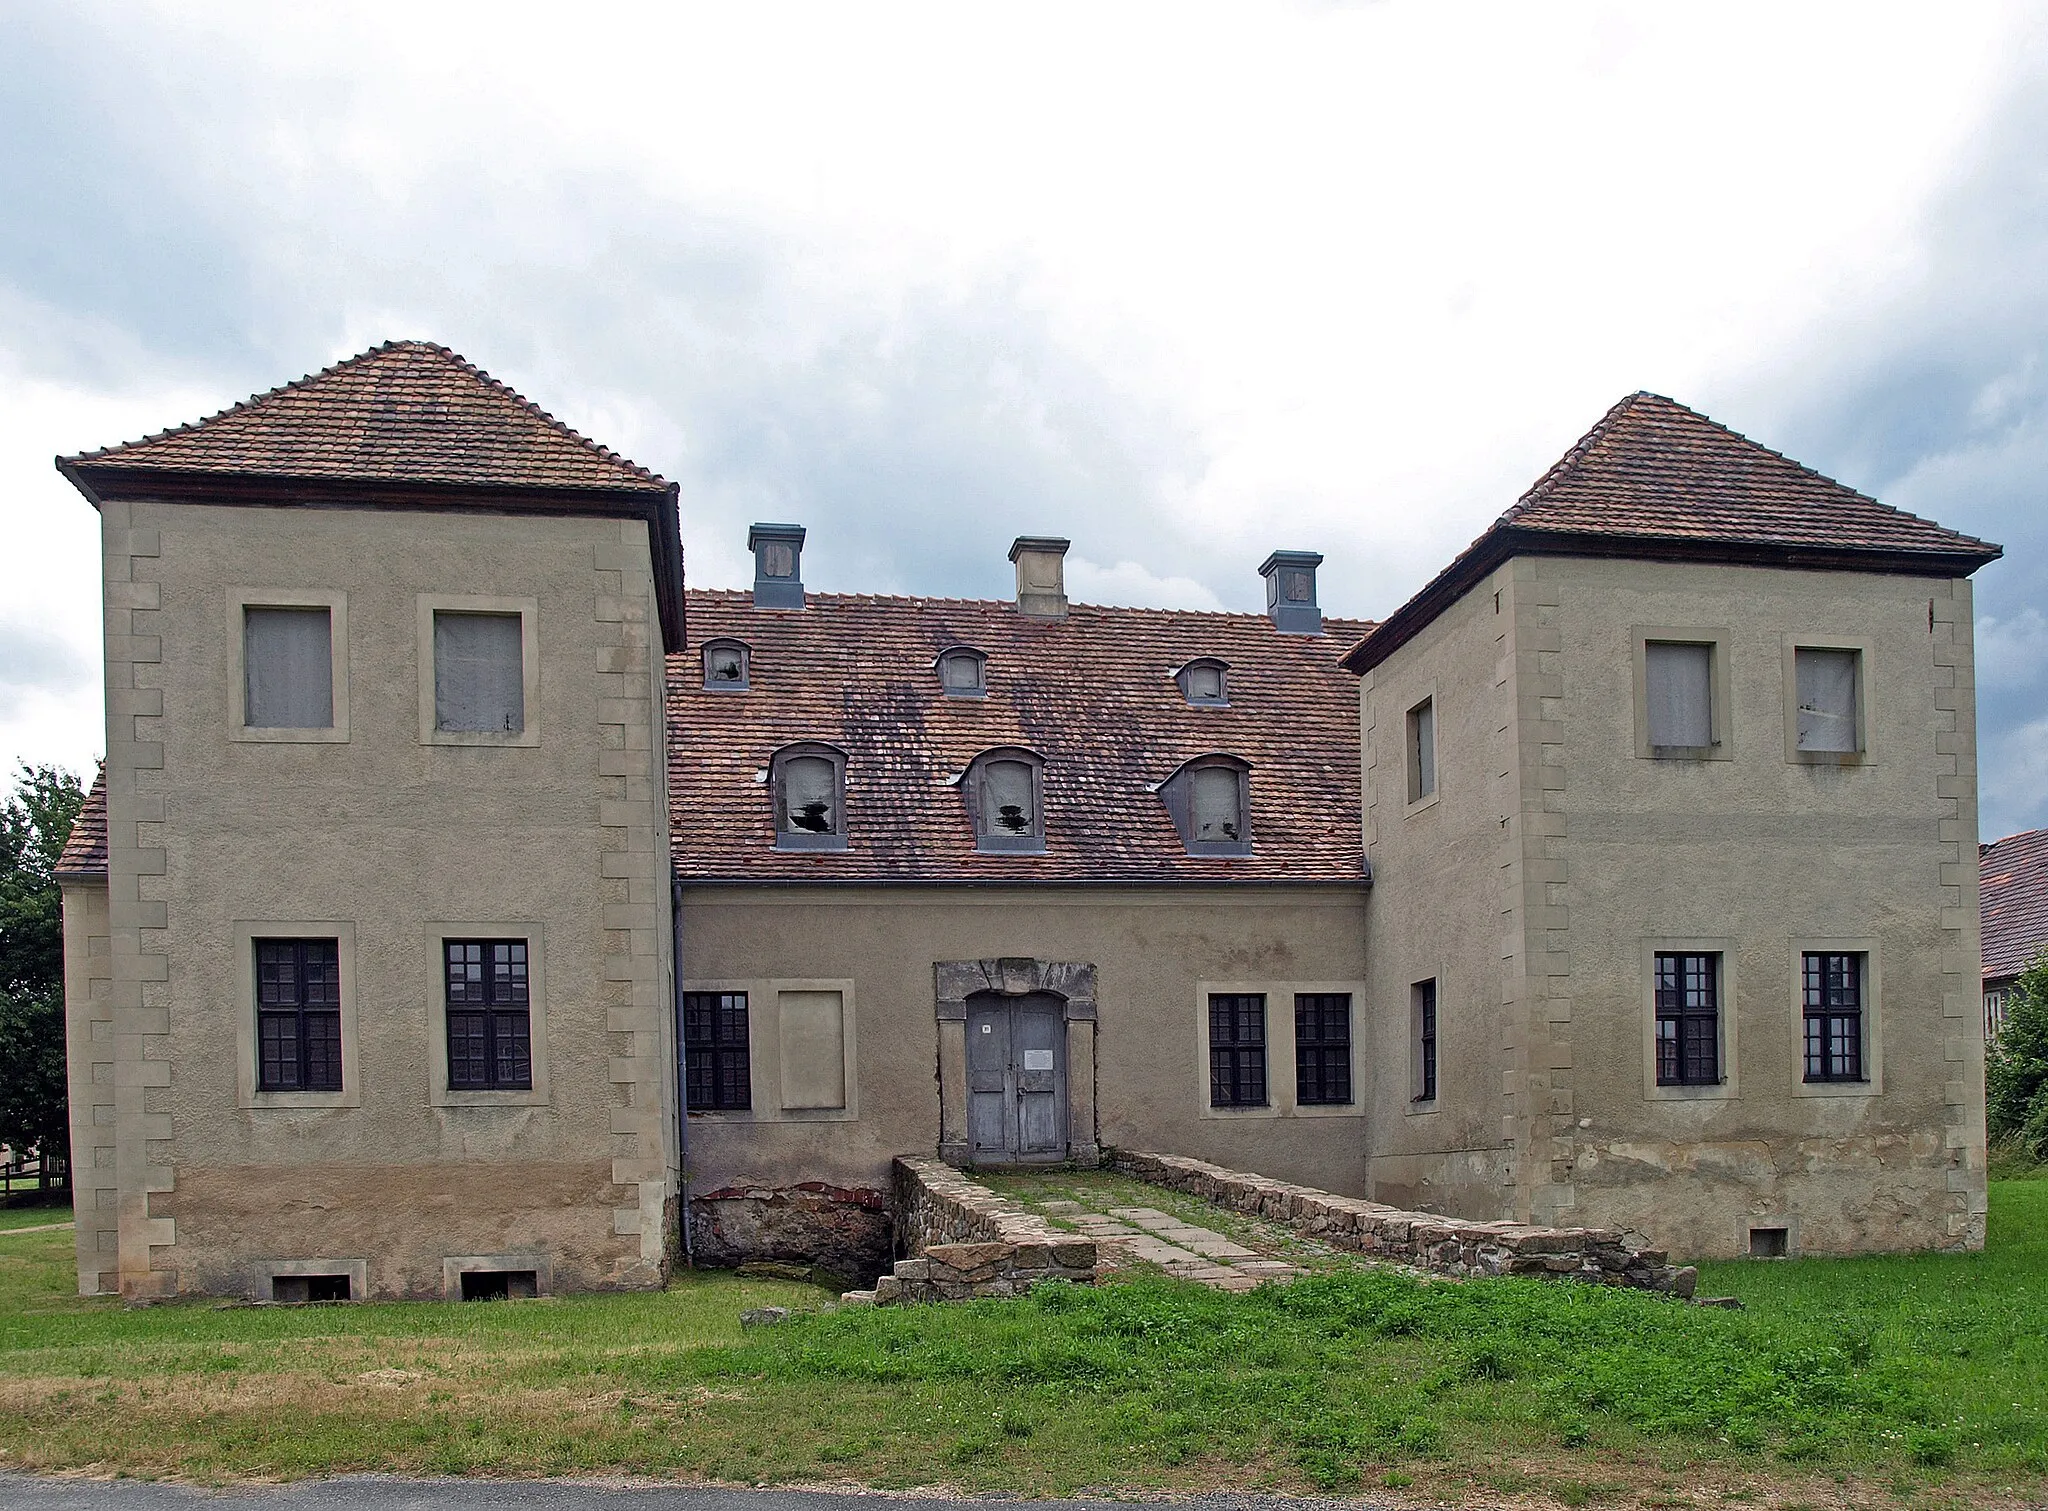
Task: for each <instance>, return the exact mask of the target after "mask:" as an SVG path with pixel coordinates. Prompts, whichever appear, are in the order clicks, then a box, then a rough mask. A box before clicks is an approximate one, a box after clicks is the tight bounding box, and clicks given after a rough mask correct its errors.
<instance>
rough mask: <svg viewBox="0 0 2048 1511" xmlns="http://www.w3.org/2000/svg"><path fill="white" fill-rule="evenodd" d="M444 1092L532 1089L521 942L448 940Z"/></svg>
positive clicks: (530, 1032)
mask: <svg viewBox="0 0 2048 1511" xmlns="http://www.w3.org/2000/svg"><path fill="white" fill-rule="evenodd" d="M442 948H443V963H444V964H445V966H446V967H447V982H448V1089H449V1090H451V1091H530V1090H532V1089H533V1028H532V1019H531V1016H530V1012H531V1005H530V1003H529V1001H528V997H527V975H526V967H527V959H526V941H525V940H524V939H450V940H447V941H446V942H445V943H444V944H443V946H442Z"/></svg>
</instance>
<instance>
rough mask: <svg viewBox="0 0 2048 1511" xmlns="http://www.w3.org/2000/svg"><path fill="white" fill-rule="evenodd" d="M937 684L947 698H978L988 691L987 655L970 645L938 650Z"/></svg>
mask: <svg viewBox="0 0 2048 1511" xmlns="http://www.w3.org/2000/svg"><path fill="white" fill-rule="evenodd" d="M938 669H939V686H940V687H942V688H944V689H945V692H946V696H947V697H949V698H979V697H982V696H984V695H985V694H986V693H987V692H988V657H987V656H985V655H983V654H982V653H981V652H980V651H978V650H975V649H974V648H973V647H972V646H967V645H956V646H952V647H950V648H949V649H947V650H943V651H940V652H939V659H938Z"/></svg>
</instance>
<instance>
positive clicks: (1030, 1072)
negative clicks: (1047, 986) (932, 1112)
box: [967, 992, 1067, 1165]
mask: <svg viewBox="0 0 2048 1511" xmlns="http://www.w3.org/2000/svg"><path fill="white" fill-rule="evenodd" d="M1066 1129H1067V1024H1066V1017H1065V1004H1063V1003H1062V1002H1061V1001H1060V999H1059V998H1057V997H1055V996H1052V995H1050V994H1049V993H1044V992H1038V993H1034V994H1032V995H1030V996H1026V997H1001V996H996V995H994V994H993V993H989V994H984V995H981V996H976V997H970V998H968V999H967V1141H968V1150H969V1157H970V1158H971V1159H972V1160H973V1162H974V1163H975V1164H977V1165H1017V1164H1030V1163H1033V1162H1038V1161H1051V1160H1062V1159H1065V1158H1066V1157H1067V1136H1066Z"/></svg>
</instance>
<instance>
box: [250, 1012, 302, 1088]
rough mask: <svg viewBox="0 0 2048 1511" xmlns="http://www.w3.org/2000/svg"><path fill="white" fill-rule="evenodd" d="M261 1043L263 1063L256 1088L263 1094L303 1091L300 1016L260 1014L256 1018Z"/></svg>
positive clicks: (261, 1062)
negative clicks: (300, 1081) (300, 1055)
mask: <svg viewBox="0 0 2048 1511" xmlns="http://www.w3.org/2000/svg"><path fill="white" fill-rule="evenodd" d="M256 1029H257V1037H258V1039H259V1041H260V1051H259V1055H260V1064H259V1067H258V1070H257V1079H256V1086H257V1089H258V1090H259V1091H297V1090H298V1089H299V1017H298V1014H297V1013H259V1014H257V1017H256Z"/></svg>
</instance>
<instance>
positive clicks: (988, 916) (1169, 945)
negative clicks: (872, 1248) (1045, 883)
mask: <svg viewBox="0 0 2048 1511" xmlns="http://www.w3.org/2000/svg"><path fill="white" fill-rule="evenodd" d="M1364 911H1365V892H1364V889H1363V888H1362V887H1359V888H1343V887H1287V888H1273V887H1263V888H1261V887H1246V888H1241V889H1240V888H1229V889H1223V888H1213V889H1211V888H1204V889H1195V888H1182V889H1165V888H1149V889H1148V888H1137V887H1132V888H1122V887H1118V888H1108V887H1099V888H1055V887H1045V888H1022V887H1014V886H1011V887H968V886H957V887H896V888H890V887H855V888H844V889H840V888H833V889H830V890H827V889H822V888H799V887H690V888H687V889H686V890H685V892H684V894H683V918H684V944H683V951H684V973H685V977H686V984H688V985H697V986H711V985H716V986H718V987H719V988H721V989H726V990H747V991H748V992H749V997H750V1004H759V1003H762V1002H764V1001H767V1000H770V999H772V997H773V995H774V994H775V992H776V991H777V990H778V989H779V987H778V983H781V984H789V983H802V984H805V985H810V984H814V983H819V982H828V981H837V982H840V983H842V984H843V986H844V988H845V989H846V990H847V992H848V994H849V998H850V1000H851V1002H852V1003H853V1004H854V1007H853V1019H854V1021H853V1022H852V1025H851V1040H852V1043H853V1045H854V1049H853V1060H854V1077H853V1087H852V1092H851V1095H852V1096H853V1097H854V1098H857V1103H856V1105H854V1106H853V1107H851V1108H849V1110H848V1111H847V1112H845V1113H831V1112H820V1111H815V1110H813V1111H783V1110H782V1109H781V1108H779V1107H778V1105H777V1103H776V1096H777V1091H776V1087H777V1086H778V1084H779V1078H778V1076H777V1075H776V1074H775V1073H774V1072H773V1062H772V1060H771V1059H770V1058H769V1057H770V1056H771V1055H772V1053H773V1052H774V1049H773V1046H772V1045H771V1044H770V1043H769V1042H768V1039H769V1035H768V1034H767V1032H766V1030H765V1028H764V1023H765V1019H764V1017H763V1016H762V1015H761V1014H760V1013H759V1012H758V1011H755V1012H753V1013H751V1015H750V1016H751V1017H752V1024H751V1027H752V1033H753V1041H754V1051H753V1055H752V1060H753V1088H754V1107H753V1109H752V1110H751V1111H750V1112H747V1113H697V1114H693V1115H692V1117H691V1119H690V1168H691V1190H692V1194H693V1197H703V1196H705V1195H708V1194H712V1193H716V1192H720V1191H727V1192H733V1193H742V1192H745V1191H747V1190H758V1191H769V1190H776V1189H779V1188H786V1187H791V1186H795V1185H797V1184H799V1183H801V1182H818V1183H824V1184H827V1185H829V1186H831V1187H833V1188H839V1189H841V1190H848V1191H879V1192H886V1191H887V1190H888V1188H889V1184H888V1183H889V1170H890V1162H891V1160H892V1159H893V1158H894V1157H895V1156H897V1155H900V1154H911V1153H933V1152H936V1151H937V1149H938V1147H939V1144H940V1142H941V1127H940V1103H941V1094H940V1085H939V1080H938V1076H939V1071H940V1062H941V1055H940V1033H941V1030H942V1028H952V1029H958V1028H959V1027H960V1025H959V1024H958V1023H951V1024H941V1022H940V1021H939V1011H938V1004H937V996H936V986H935V980H934V968H935V966H936V965H937V964H938V963H939V962H944V961H974V960H989V959H993V958H995V957H1026V958H1033V959H1037V960H1042V961H1057V962H1074V963H1081V964H1092V965H1094V966H1095V968H1096V976H1095V1005H1096V1017H1095V1018H1094V1020H1093V1021H1089V1020H1086V1019H1083V1020H1080V1021H1074V1022H1070V1023H1069V1024H1068V1025H1067V1031H1068V1033H1069V1035H1070V1036H1072V1035H1088V1036H1090V1038H1091V1039H1092V1052H1093V1053H1092V1061H1093V1067H1094V1085H1093V1097H1094V1127H1095V1132H1096V1142H1097V1143H1098V1144H1108V1145H1120V1146H1124V1147H1133V1148H1167V1149H1173V1150H1175V1151H1176V1152H1183V1151H1184V1152H1187V1153H1191V1154H1197V1155H1200V1156H1201V1157H1202V1158H1205V1159H1212V1160H1215V1161H1218V1162H1220V1163H1226V1164H1228V1163H1232V1162H1235V1163H1236V1164H1237V1165H1240V1166H1250V1167H1252V1168H1256V1169H1258V1170H1261V1171H1263V1172H1267V1173H1271V1174H1275V1175H1281V1176H1285V1177H1287V1178H1290V1179H1296V1180H1301V1181H1304V1182H1310V1183H1313V1184H1316V1185H1319V1186H1323V1187H1326V1188H1329V1189H1332V1190H1338V1191H1347V1192H1353V1193H1362V1192H1363V1191H1364V1188H1365V1178H1366V1173H1365V1158H1364V1141H1363V1137H1362V1125H1363V1121H1364V1119H1363V1111H1362V1107H1363V1084H1362V1081H1360V1080H1358V1079H1356V1077H1357V1074H1358V1072H1357V1069H1356V1066H1357V1065H1360V1064H1362V1063H1363V1051H1362V1046H1360V1045H1359V1043H1358V1041H1357V1039H1356V1038H1355V1037H1354V1057H1355V1058H1354V1067H1355V1068H1354V1077H1355V1080H1354V1085H1355V1086H1357V1087H1358V1088H1359V1091H1358V1097H1359V1099H1358V1101H1357V1102H1355V1103H1354V1105H1353V1106H1352V1107H1349V1108H1337V1109H1333V1108H1298V1107H1295V1106H1294V1105H1293V1081H1294V1071H1293V1054H1292V1039H1291V1035H1292V1030H1293V1021H1292V1019H1293V998H1292V995H1291V993H1292V992H1293V991H1294V990H1297V989H1298V990H1304V991H1308V990H1318V989H1332V988H1335V989H1349V990H1352V991H1353V992H1354V1002H1353V1013H1354V1035H1356V1032H1357V1029H1356V1025H1357V1023H1358V1022H1360V1021H1361V1015H1362V1013H1363V1002H1362V1000H1361V999H1360V998H1359V997H1358V996H1357V995H1356V994H1357V992H1358V991H1359V988H1360V986H1361V985H1362V977H1363V975H1364V963H1365V962H1364V940H1365V932H1364V929H1365V919H1364ZM1224 984H1227V985H1224ZM1210 986H1215V987H1217V988H1218V989H1226V990H1228V989H1247V990H1249V989H1262V990H1264V991H1266V993H1267V996H1268V1004H1267V1018H1268V1024H1269V1083H1270V1085H1271V1087H1272V1089H1273V1101H1274V1105H1273V1106H1272V1107H1270V1108H1266V1109H1259V1110H1256V1111H1244V1112H1233V1113H1230V1114H1228V1115H1220V1116H1219V1115H1215V1114H1214V1113H1213V1112H1212V1110H1211V1109H1210V1108H1209V1106H1208V1067H1207V1064H1206V1061H1205V1059H1204V1057H1203V1054H1202V1049H1201V1032H1202V1026H1203V1023H1204V1022H1205V1014H1206V997H1205V996H1204V991H1205V989H1206V988H1207V987H1210ZM1283 1027H1284V1034H1283V1033H1282V1032H1281V1030H1282V1029H1283ZM1074 1063H1075V1058H1074V1057H1070V1060H1069V1064H1070V1065H1072V1064H1074ZM1083 1089H1084V1088H1076V1087H1072V1086H1070V1088H1069V1092H1070V1096H1074V1095H1076V1094H1077V1093H1078V1092H1079V1091H1081V1090H1083Z"/></svg>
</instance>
